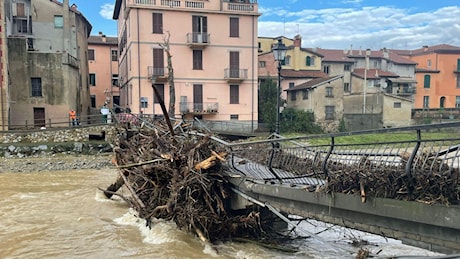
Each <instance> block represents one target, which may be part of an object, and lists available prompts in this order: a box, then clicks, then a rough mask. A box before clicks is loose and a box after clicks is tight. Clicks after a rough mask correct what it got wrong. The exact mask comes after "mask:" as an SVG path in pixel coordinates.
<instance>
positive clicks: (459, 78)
mask: <svg viewBox="0 0 460 260" xmlns="http://www.w3.org/2000/svg"><path fill="white" fill-rule="evenodd" d="M457 88H460V74H457Z"/></svg>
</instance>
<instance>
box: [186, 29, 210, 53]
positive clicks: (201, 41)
mask: <svg viewBox="0 0 460 260" xmlns="http://www.w3.org/2000/svg"><path fill="white" fill-rule="evenodd" d="M210 37H211V36H210V34H209V33H195V32H194V33H187V45H188V46H189V47H190V48H192V49H204V48H206V46H208V45H209V44H210V43H211V41H210V40H211V38H210Z"/></svg>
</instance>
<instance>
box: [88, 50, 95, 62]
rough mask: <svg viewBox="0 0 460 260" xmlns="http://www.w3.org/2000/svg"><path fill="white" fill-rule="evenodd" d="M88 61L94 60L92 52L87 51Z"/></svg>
mask: <svg viewBox="0 0 460 260" xmlns="http://www.w3.org/2000/svg"><path fill="white" fill-rule="evenodd" d="M88 60H94V50H93V49H88Z"/></svg>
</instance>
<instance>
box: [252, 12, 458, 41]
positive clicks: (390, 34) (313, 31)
mask: <svg viewBox="0 0 460 260" xmlns="http://www.w3.org/2000/svg"><path fill="white" fill-rule="evenodd" d="M260 12H261V13H262V16H261V18H260V19H259V35H260V36H266V37H276V36H280V35H284V36H286V37H291V38H292V37H294V36H295V35H296V34H300V35H301V36H302V46H303V47H322V48H338V49H340V48H349V47H350V45H353V48H359V47H360V46H361V47H362V48H363V49H366V48H373V49H379V48H383V47H387V48H395V49H396V48H400V49H415V48H420V47H421V46H423V45H435V44H441V43H447V44H452V45H457V46H460V37H458V36H459V35H460V29H459V27H460V26H459V20H458V17H460V6H450V7H443V8H440V9H438V10H434V11H432V12H419V13H411V10H409V9H402V8H395V7H389V6H372V7H362V8H346V9H341V8H330V9H320V10H312V9H305V10H298V11H295V12H289V11H288V10H284V9H281V8H278V9H268V8H261V9H260ZM275 18H276V19H275ZM275 20H277V21H275ZM279 20H282V21H279ZM283 21H284V22H283Z"/></svg>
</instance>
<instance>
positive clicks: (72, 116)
mask: <svg viewBox="0 0 460 260" xmlns="http://www.w3.org/2000/svg"><path fill="white" fill-rule="evenodd" d="M69 119H70V122H72V125H77V113H76V112H75V110H73V109H72V110H70V112H69Z"/></svg>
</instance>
